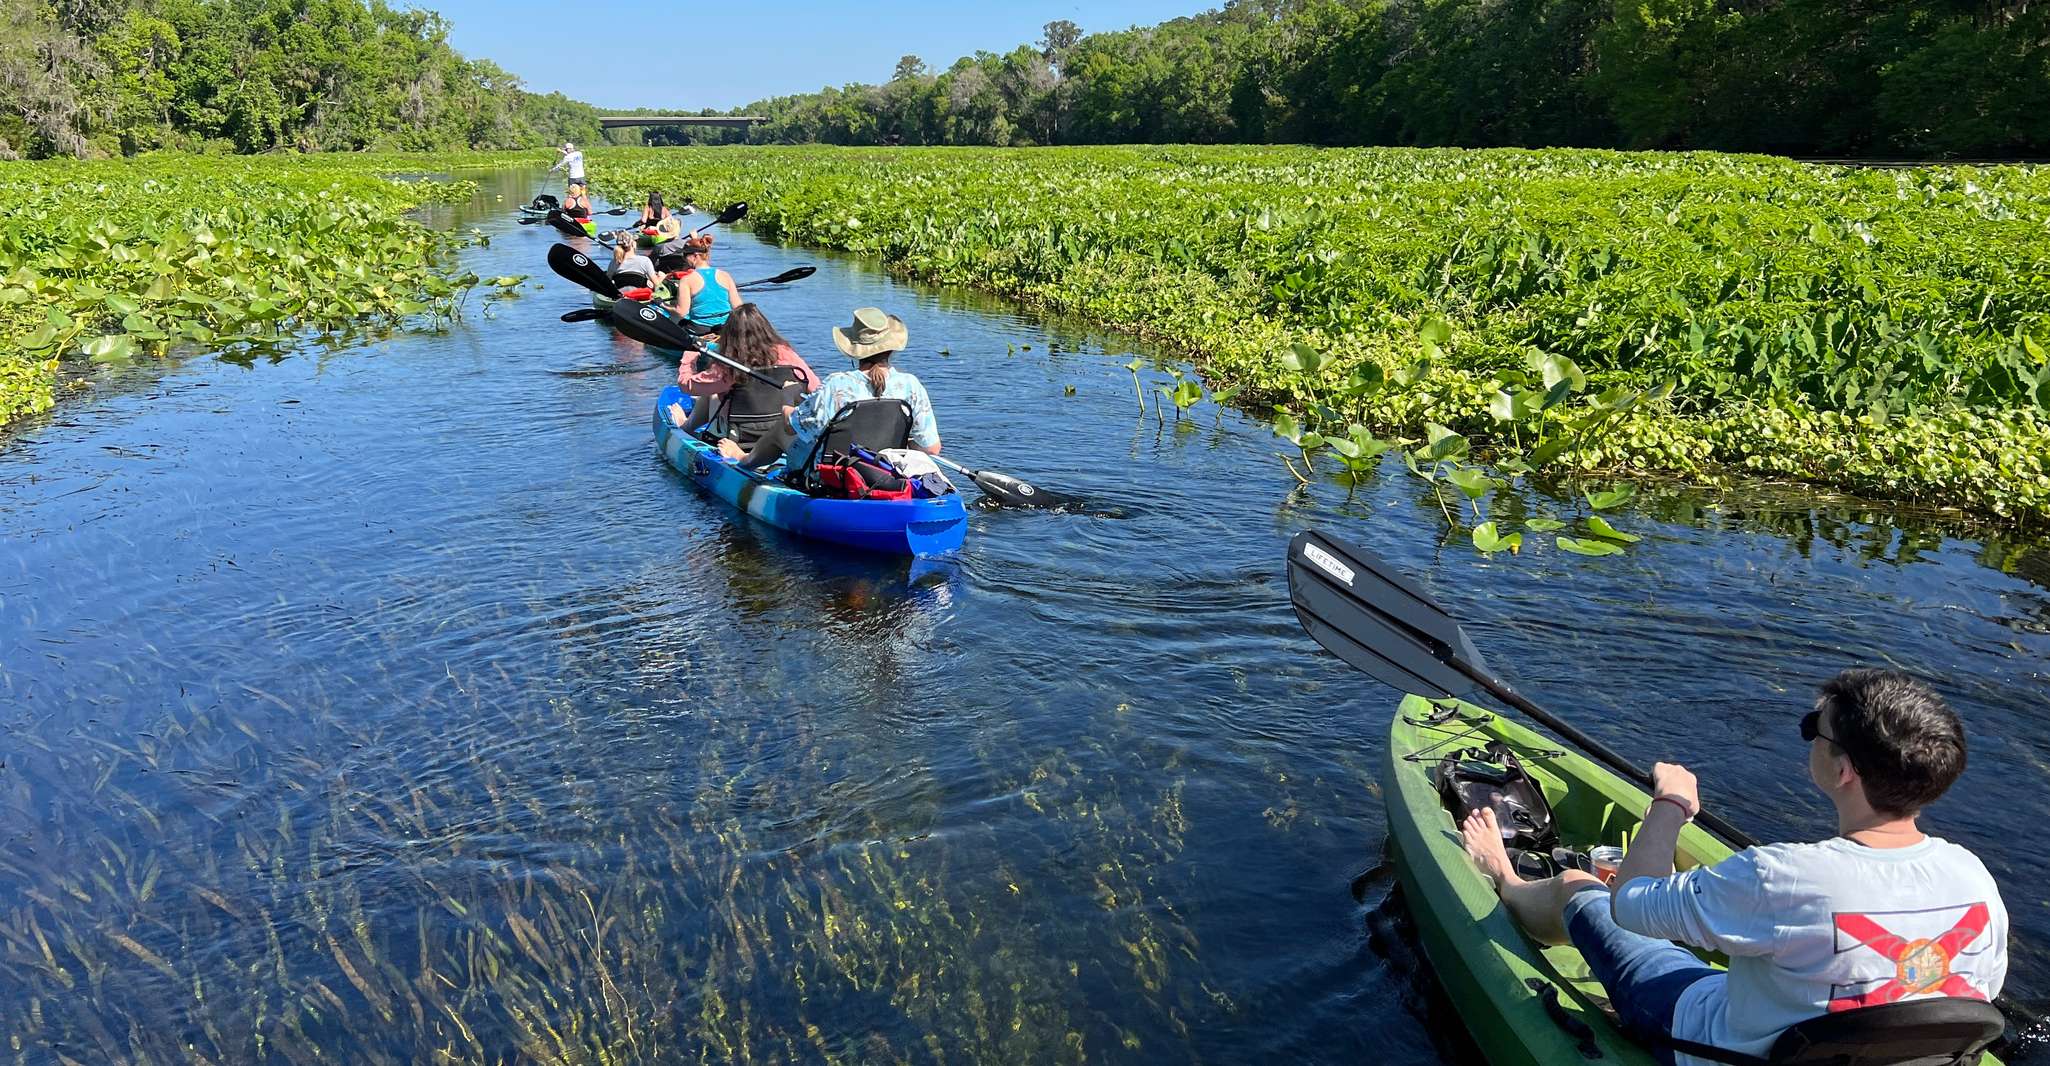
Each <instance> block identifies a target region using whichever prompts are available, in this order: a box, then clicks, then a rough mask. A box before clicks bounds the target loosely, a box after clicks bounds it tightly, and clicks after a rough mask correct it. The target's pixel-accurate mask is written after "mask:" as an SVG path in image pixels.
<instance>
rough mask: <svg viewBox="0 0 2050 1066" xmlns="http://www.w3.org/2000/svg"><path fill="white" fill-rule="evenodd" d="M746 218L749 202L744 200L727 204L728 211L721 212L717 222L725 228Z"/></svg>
mask: <svg viewBox="0 0 2050 1066" xmlns="http://www.w3.org/2000/svg"><path fill="white" fill-rule="evenodd" d="M746 217H747V201H746V200H742V201H740V202H739V203H733V204H727V205H726V210H724V211H721V212H719V217H718V218H717V219H716V220H715V221H717V222H718V223H719V225H722V226H724V225H727V224H728V223H732V222H738V221H740V220H741V219H743V218H746Z"/></svg>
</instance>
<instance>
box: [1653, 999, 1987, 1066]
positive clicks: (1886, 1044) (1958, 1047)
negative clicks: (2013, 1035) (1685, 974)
mask: <svg viewBox="0 0 2050 1066" xmlns="http://www.w3.org/2000/svg"><path fill="white" fill-rule="evenodd" d="M2006 1032H2007V1019H2006V1018H2005V1017H2004V1016H2002V1015H2001V1013H2000V1009H1999V1008H1998V1007H1995V1006H1994V1005H1993V1004H1991V1003H1987V1002H1985V1001H1984V1000H1977V999H1964V998H1961V997H1956V996H1935V997H1932V998H1929V999H1912V1000H1906V1001H1904V1002H1900V1003H1885V1004H1881V1005H1879V1006H1875V1007H1858V1008H1856V1009H1853V1010H1846V1011H1836V1012H1834V1013H1831V1014H1824V1015H1821V1016H1820V1017H1815V1018H1810V1019H1808V1020H1807V1021H1805V1022H1801V1023H1800V1024H1798V1025H1794V1026H1792V1027H1790V1028H1788V1029H1787V1031H1786V1032H1783V1033H1781V1034H1780V1035H1779V1037H1778V1039H1776V1040H1774V1041H1773V1044H1772V1050H1771V1051H1770V1052H1769V1053H1768V1054H1767V1055H1766V1056H1765V1057H1763V1058H1760V1057H1758V1056H1756V1055H1745V1054H1742V1053H1739V1052H1735V1051H1726V1050H1724V1049H1722V1048H1718V1047H1711V1046H1708V1045H1704V1044H1697V1043H1695V1042H1694V1041H1692V1040H1675V1039H1672V1038H1670V1037H1660V1038H1655V1040H1654V1041H1653V1042H1655V1043H1661V1044H1665V1045H1667V1046H1668V1047H1671V1048H1672V1049H1673V1050H1675V1051H1679V1052H1684V1053H1685V1054H1688V1055H1692V1056H1694V1057H1695V1058H1700V1059H1708V1060H1710V1061H1713V1062H1724V1063H1729V1064H1731V1066H1975V1064H1976V1063H1978V1061H1979V1057H1980V1056H1981V1055H1982V1054H1984V1053H1985V1051H1986V1049H1987V1048H1989V1047H1991V1046H1992V1045H1993V1042H1994V1041H1996V1040H1999V1039H2000V1038H2001V1037H2002V1036H2003V1035H2005V1034H2006Z"/></svg>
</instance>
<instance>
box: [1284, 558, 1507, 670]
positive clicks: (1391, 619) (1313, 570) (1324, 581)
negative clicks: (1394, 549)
mask: <svg viewBox="0 0 2050 1066" xmlns="http://www.w3.org/2000/svg"><path fill="white" fill-rule="evenodd" d="M1288 598H1289V601H1290V602H1291V603H1292V604H1294V606H1295V614H1296V619H1297V620H1298V621H1300V622H1301V623H1302V625H1303V631H1304V632H1306V633H1308V634H1309V635H1310V638H1311V639H1312V640H1315V641H1316V642H1317V643H1319V644H1321V645H1323V646H1324V650H1326V651H1328V652H1330V653H1331V654H1333V655H1336V656H1338V657H1339V658H1340V659H1342V660H1344V661H1345V663H1346V664H1347V665H1348V666H1351V667H1352V668H1353V669H1355V670H1358V671H1360V672H1361V673H1363V674H1366V675H1367V676H1368V677H1371V678H1373V679H1374V680H1376V681H1379V682H1381V683H1382V684H1385V685H1388V686H1390V687H1392V688H1395V689H1398V690H1400V691H1403V692H1410V693H1415V694H1416V695H1419V696H1429V697H1433V698H1444V697H1450V696H1462V695H1465V694H1466V693H1468V692H1471V691H1473V690H1474V688H1475V687H1476V682H1475V681H1474V679H1473V677H1472V676H1471V675H1472V674H1479V675H1481V676H1483V677H1485V676H1487V667H1486V666H1485V665H1483V664H1482V662H1481V657H1480V653H1479V652H1478V651H1476V650H1475V649H1474V646H1473V642H1472V641H1470V640H1468V639H1467V637H1466V633H1465V632H1464V631H1462V630H1461V629H1460V628H1459V623H1458V622H1456V621H1454V620H1453V619H1452V616H1451V615H1449V614H1447V613H1445V609H1444V608H1443V607H1440V606H1438V604H1437V603H1436V602H1435V601H1433V600H1432V599H1431V598H1430V597H1429V596H1427V595H1425V594H1424V591H1423V590H1422V589H1420V588H1417V587H1416V586H1415V585H1413V584H1411V583H1410V582H1409V581H1408V579H1406V578H1404V577H1403V576H1402V575H1401V574H1399V573H1397V572H1396V571H1395V569H1394V568H1393V567H1391V566H1389V565H1388V564H1387V563H1386V562H1384V561H1383V560H1381V559H1380V558H1379V557H1377V556H1375V555H1374V554H1373V553H1371V552H1369V551H1367V550H1366V549H1365V548H1362V547H1360V546H1359V545H1357V544H1353V543H1350V542H1348V541H1342V540H1339V539H1337V538H1335V537H1327V536H1325V535H1323V534H1321V533H1317V532H1315V531H1310V530H1305V531H1304V532H1302V533H1298V534H1296V538H1295V539H1294V540H1292V541H1289V544H1288ZM1462 665H1464V666H1465V667H1466V669H1461V666H1462Z"/></svg>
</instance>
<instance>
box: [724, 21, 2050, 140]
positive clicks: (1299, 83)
mask: <svg viewBox="0 0 2050 1066" xmlns="http://www.w3.org/2000/svg"><path fill="white" fill-rule="evenodd" d="M1192 6H1193V5H1192ZM989 43H990V44H991V45H992V46H995V47H1002V44H1003V42H997V41H992V42H989ZM878 73H880V71H878ZM744 111H745V112H746V113H749V114H762V115H767V116H768V117H770V118H771V119H772V120H773V121H772V122H771V123H770V124H769V125H767V126H765V127H760V128H757V129H756V130H755V131H753V134H752V136H753V137H754V138H755V139H756V140H757V141H758V142H767V143H788V142H824V143H829V144H854V145H873V144H892V143H902V144H909V145H928V144H930V145H937V144H951V145H997V146H1003V145H1012V146H1017V145H1027V144H1038V145H1046V144H1129V143H1134V142H1145V143H1155V144H1173V143H1260V142H1280V143H1314V144H1326V145H1348V144H1350V145H1357V144H1409V145H1464V146H1469V147H1484V146H1495V145H1501V146H1515V145H1523V146H1555V145H1579V146H1588V147H1597V146H1599V147H1619V148H1715V149H1721V150H1725V151H1772V152H1785V153H1791V154H1823V155H1839V154H1857V155H1864V154H1871V153H1881V154H1897V153H1904V154H1909V155H1913V156H1917V157H1922V156H1927V155H1932V154H1935V155H1953V156H1954V155H1966V156H1972V155H1978V156H1996V155H1997V156H2007V155H2042V154H2045V153H2050V6H2046V5H2044V4H2041V3H2033V4H2032V3H2029V2H2027V0H1975V2H1972V3H1960V2H1958V0H1886V2H1883V3H1875V2H1870V0H1860V2H1850V0H1228V2H1226V3H1224V4H1223V5H1221V6H1220V7H1219V8H1218V9H1217V10H1214V11H1209V12H1205V13H1203V14H1199V15H1192V16H1190V17H1187V18H1178V19H1173V20H1170V21H1167V22H1163V23H1161V24H1159V25H1156V26H1144V27H1134V28H1132V29H1127V30H1117V31H1112V32H1105V33H1092V34H1086V35H1085V34H1083V33H1081V32H1080V30H1079V29H1078V28H1077V27H1076V26H1075V25H1074V24H1073V23H1070V22H1065V21H1062V22H1054V23H1051V24H1049V25H1048V26H1047V27H1046V30H1045V34H1044V35H1043V37H1042V38H1041V39H1040V40H1039V41H1038V42H1037V43H1036V44H1033V45H1019V46H1016V47H1013V48H1011V49H1010V50H1008V51H984V52H977V53H976V54H974V55H972V56H964V57H962V58H960V59H958V60H956V61H954V62H953V63H951V64H949V65H946V66H944V67H941V68H939V69H928V68H927V66H926V64H925V63H924V61H923V60H921V59H920V57H918V56H905V57H903V59H901V60H899V61H898V64H897V67H896V70H895V72H894V75H893V76H892V77H891V78H890V79H889V80H888V81H887V82H884V83H881V84H876V85H848V86H845V87H841V88H827V89H822V90H820V91H818V92H815V93H805V94H800V95H796V96H787V97H781V98H778V99H773V100H764V101H761V102H759V103H755V104H750V105H748V107H747V108H745V109H744Z"/></svg>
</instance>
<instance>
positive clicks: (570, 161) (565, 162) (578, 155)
mask: <svg viewBox="0 0 2050 1066" xmlns="http://www.w3.org/2000/svg"><path fill="white" fill-rule="evenodd" d="M560 151H561V152H562V158H561V159H558V160H556V161H555V165H554V166H552V167H549V168H548V172H549V173H550V174H553V173H555V172H556V171H558V170H561V169H562V168H564V167H568V168H569V184H571V185H582V184H584V153H582V152H580V151H578V150H577V146H576V145H574V144H571V143H570V142H568V141H564V142H562V148H561V149H560Z"/></svg>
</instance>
